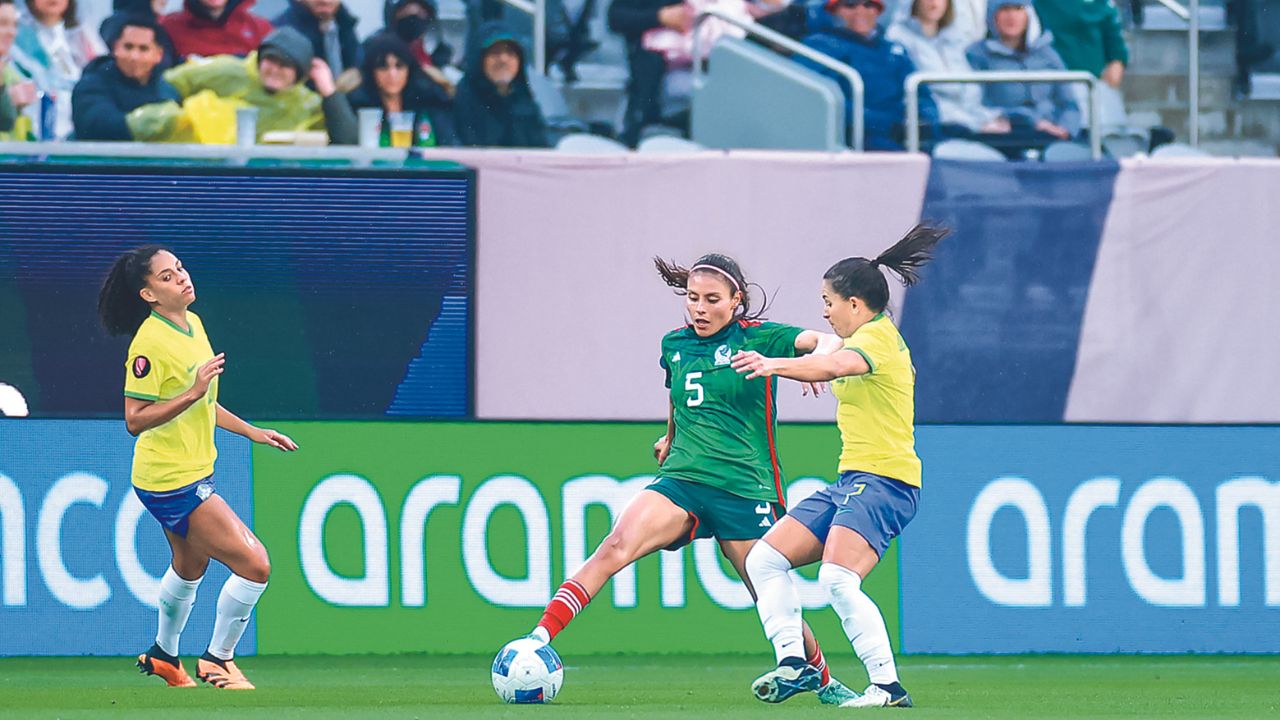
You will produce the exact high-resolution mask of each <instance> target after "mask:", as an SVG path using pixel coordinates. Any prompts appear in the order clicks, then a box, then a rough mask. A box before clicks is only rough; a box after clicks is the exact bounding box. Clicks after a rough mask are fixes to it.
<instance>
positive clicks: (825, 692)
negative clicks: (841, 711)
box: [818, 678, 860, 705]
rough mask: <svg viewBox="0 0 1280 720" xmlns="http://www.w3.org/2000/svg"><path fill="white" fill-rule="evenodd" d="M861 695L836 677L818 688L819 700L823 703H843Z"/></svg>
mask: <svg viewBox="0 0 1280 720" xmlns="http://www.w3.org/2000/svg"><path fill="white" fill-rule="evenodd" d="M859 697H860V696H859V695H858V693H857V692H855V691H853V690H852V689H850V688H849V687H848V686H847V685H845V684H844V683H842V682H840V681H839V680H837V679H835V678H831V682H829V683H827V684H826V686H825V687H822V688H819V689H818V700H819V701H821V702H822V704H823V705H843V704H845V703H847V702H851V701H853V700H857V699H858V698H859Z"/></svg>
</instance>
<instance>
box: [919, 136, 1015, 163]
mask: <svg viewBox="0 0 1280 720" xmlns="http://www.w3.org/2000/svg"><path fill="white" fill-rule="evenodd" d="M933 156H934V157H935V158H938V159H939V160H986V161H991V162H1005V157H1004V155H1003V154H1001V152H1000V151H999V150H997V149H995V148H993V147H991V146H990V145H984V144H982V143H980V142H974V141H972V140H944V141H942V142H940V143H938V144H937V145H934V146H933Z"/></svg>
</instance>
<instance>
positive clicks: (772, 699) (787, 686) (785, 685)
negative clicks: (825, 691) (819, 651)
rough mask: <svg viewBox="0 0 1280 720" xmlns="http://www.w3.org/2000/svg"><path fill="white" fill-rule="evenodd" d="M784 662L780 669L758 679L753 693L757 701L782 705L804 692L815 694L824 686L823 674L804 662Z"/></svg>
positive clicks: (788, 659) (787, 660) (790, 659)
mask: <svg viewBox="0 0 1280 720" xmlns="http://www.w3.org/2000/svg"><path fill="white" fill-rule="evenodd" d="M792 660H793V659H792V658H787V659H786V660H783V661H782V663H781V664H779V665H778V667H776V668H774V669H772V670H770V671H769V672H767V673H765V674H763V675H761V676H760V677H758V678H756V680H755V682H753V683H751V693H752V694H753V695H755V696H756V699H757V700H760V701H761V702H767V703H780V702H782V701H783V700H786V699H788V698H791V697H794V696H796V695H799V694H800V693H804V692H813V691H814V690H817V689H818V686H819V685H821V684H822V673H821V672H820V671H819V670H818V669H817V668H815V667H814V666H812V665H809V664H808V663H806V662H804V661H803V660H799V659H795V661H794V662H792Z"/></svg>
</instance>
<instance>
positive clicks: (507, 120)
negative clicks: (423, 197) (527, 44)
mask: <svg viewBox="0 0 1280 720" xmlns="http://www.w3.org/2000/svg"><path fill="white" fill-rule="evenodd" d="M479 37H480V38H481V41H480V44H479V47H478V48H477V51H476V53H475V54H474V55H473V56H472V57H471V58H469V60H468V62H467V74H466V76H465V77H463V78H462V81H461V82H460V83H458V94H457V97H456V98H455V99H454V124H455V125H456V127H457V131H458V139H459V140H461V141H462V144H463V145H478V146H486V147H548V146H549V145H550V143H549V141H548V139H547V122H546V120H545V119H544V118H543V117H542V111H541V110H540V109H539V108H538V104H537V102H535V101H534V99H533V92H532V91H531V90H530V89H529V79H528V78H527V77H526V76H525V56H524V48H522V47H521V46H520V43H519V42H517V41H516V39H515V37H514V36H513V35H512V34H511V32H510V31H509V30H508V29H507V27H506V26H505V25H503V24H502V23H500V22H491V23H486V24H485V25H484V26H482V27H481V28H480V33H479Z"/></svg>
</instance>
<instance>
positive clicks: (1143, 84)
mask: <svg viewBox="0 0 1280 720" xmlns="http://www.w3.org/2000/svg"><path fill="white" fill-rule="evenodd" d="M1122 87H1123V89H1124V99H1125V106H1126V107H1128V108H1129V109H1131V110H1132V109H1134V108H1156V109H1158V108H1165V107H1184V108H1185V107H1186V106H1187V101H1188V97H1189V95H1188V86H1187V75H1186V73H1182V74H1169V75H1136V74H1133V73H1128V74H1126V76H1125V80H1124V85H1123V86H1122ZM1233 102H1234V98H1233V97H1232V87H1231V78H1230V77H1223V76H1205V75H1201V76H1200V107H1202V108H1224V107H1227V106H1229V105H1231V104H1232V103H1233Z"/></svg>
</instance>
